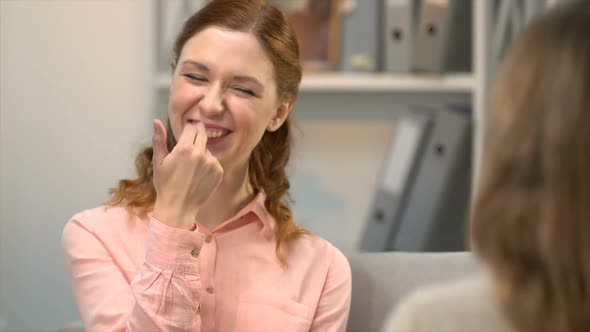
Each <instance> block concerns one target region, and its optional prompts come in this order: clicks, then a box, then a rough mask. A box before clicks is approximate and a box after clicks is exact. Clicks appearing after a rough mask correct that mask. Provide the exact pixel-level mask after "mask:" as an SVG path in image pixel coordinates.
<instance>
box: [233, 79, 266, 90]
mask: <svg viewBox="0 0 590 332" xmlns="http://www.w3.org/2000/svg"><path fill="white" fill-rule="evenodd" d="M234 81H237V82H239V83H247V82H251V83H254V84H255V85H257V86H258V87H259V88H261V89H262V88H264V85H262V83H260V81H258V80H257V79H255V78H254V77H252V76H234Z"/></svg>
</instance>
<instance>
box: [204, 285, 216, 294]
mask: <svg viewBox="0 0 590 332" xmlns="http://www.w3.org/2000/svg"><path fill="white" fill-rule="evenodd" d="M206 290H207V293H209V294H213V293H215V288H213V287H211V286H209V287H207V289H206Z"/></svg>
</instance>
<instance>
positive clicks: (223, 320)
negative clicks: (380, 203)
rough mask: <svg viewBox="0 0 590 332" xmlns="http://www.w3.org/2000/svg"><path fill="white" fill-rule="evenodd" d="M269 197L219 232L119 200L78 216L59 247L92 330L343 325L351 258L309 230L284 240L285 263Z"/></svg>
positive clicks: (321, 327) (326, 327)
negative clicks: (167, 220) (183, 225)
mask: <svg viewBox="0 0 590 332" xmlns="http://www.w3.org/2000/svg"><path fill="white" fill-rule="evenodd" d="M264 199H265V197H264V195H263V194H259V195H258V196H257V197H256V198H255V199H254V200H253V201H252V202H251V203H250V204H249V205H248V206H246V207H245V208H244V209H242V210H241V211H240V212H239V213H238V214H237V215H236V216H234V217H233V218H231V219H230V220H228V221H226V222H224V223H223V224H222V225H220V226H218V227H217V228H216V229H214V230H213V231H212V232H210V231H209V230H207V229H205V228H204V227H203V226H202V225H199V227H198V228H197V230H196V231H186V230H181V229H176V228H171V227H168V226H166V225H164V224H162V223H160V222H158V221H157V220H156V219H155V218H153V217H151V215H148V218H147V219H140V218H139V217H137V216H134V215H130V214H128V212H127V210H126V209H125V208H124V207H119V206H118V207H105V206H101V207H98V208H95V209H91V210H86V211H83V212H81V213H79V214H76V215H75V216H74V217H72V219H71V220H70V221H69V222H68V223H67V225H66V226H65V228H64V231H63V237H62V244H63V250H64V255H65V258H66V262H67V266H68V271H69V275H70V278H71V280H72V284H73V290H74V296H75V298H76V301H77V303H78V309H79V311H80V315H81V318H82V321H83V323H84V327H85V329H86V331H87V332H93V331H100V332H104V331H142V332H143V331H281V332H282V331H322V332H324V331H326V332H329V331H344V330H345V329H346V322H347V319H348V311H349V309H350V293H351V273H350V266H349V264H348V261H347V260H346V258H345V257H344V255H342V253H341V252H340V251H339V250H338V249H336V248H335V247H333V246H332V245H330V244H329V243H328V242H327V241H325V240H322V239H320V238H319V237H317V236H314V235H309V236H303V237H301V238H298V239H296V240H292V241H289V242H287V243H286V244H285V246H284V247H283V249H282V253H283V255H284V257H285V258H286V260H287V264H288V266H287V267H286V268H285V267H283V266H282V265H281V264H280V262H279V260H278V259H277V256H276V254H275V244H276V238H275V229H276V223H275V221H274V219H273V218H272V216H270V215H269V214H268V212H267V211H266V209H265V207H264Z"/></svg>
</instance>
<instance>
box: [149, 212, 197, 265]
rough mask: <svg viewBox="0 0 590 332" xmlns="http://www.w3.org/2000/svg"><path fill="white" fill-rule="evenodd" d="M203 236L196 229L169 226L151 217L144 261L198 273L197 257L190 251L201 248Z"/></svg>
mask: <svg viewBox="0 0 590 332" xmlns="http://www.w3.org/2000/svg"><path fill="white" fill-rule="evenodd" d="M203 237H204V236H203V235H202V234H200V233H199V232H198V231H197V230H195V231H188V230H184V229H178V228H173V227H169V226H166V225H164V224H162V223H161V222H159V221H158V220H157V219H156V218H154V217H151V218H150V226H149V231H148V243H147V252H146V257H145V261H146V263H147V264H150V265H153V266H156V267H159V268H161V269H166V270H172V271H173V272H176V273H183V274H198V273H199V259H198V257H193V256H192V255H191V252H192V251H193V250H197V251H200V250H201V247H202V246H203Z"/></svg>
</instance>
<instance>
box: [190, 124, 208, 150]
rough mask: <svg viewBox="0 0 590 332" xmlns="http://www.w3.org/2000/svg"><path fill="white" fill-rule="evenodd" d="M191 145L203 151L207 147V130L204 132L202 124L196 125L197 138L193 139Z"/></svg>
mask: <svg viewBox="0 0 590 332" xmlns="http://www.w3.org/2000/svg"><path fill="white" fill-rule="evenodd" d="M193 145H194V146H195V148H196V149H197V150H199V151H205V147H206V146H207V130H205V125H204V124H203V123H202V122H199V123H197V137H195V142H194V143H193Z"/></svg>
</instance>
